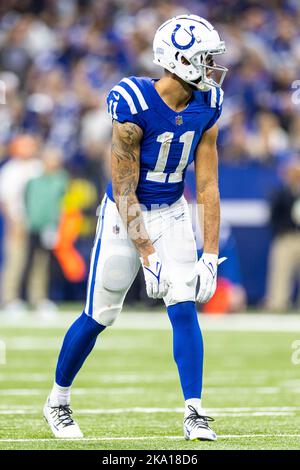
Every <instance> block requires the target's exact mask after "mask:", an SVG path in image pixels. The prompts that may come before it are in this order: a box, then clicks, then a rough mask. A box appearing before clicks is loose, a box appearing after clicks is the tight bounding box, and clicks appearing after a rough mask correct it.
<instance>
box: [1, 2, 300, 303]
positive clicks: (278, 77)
mask: <svg viewBox="0 0 300 470" xmlns="http://www.w3.org/2000/svg"><path fill="white" fill-rule="evenodd" d="M185 12H186V13H188V12H192V13H194V14H198V15H200V16H203V17H205V18H207V19H208V20H209V21H211V22H212V23H213V24H214V25H215V26H216V28H217V29H218V30H219V31H220V35H221V37H222V38H223V39H224V40H225V42H226V45H227V54H225V55H224V57H222V58H220V62H221V63H222V64H223V65H226V66H228V68H229V72H228V74H227V77H226V80H225V82H224V91H225V96H226V99H225V101H224V110H223V115H222V118H221V121H220V135H219V153H220V160H221V161H223V162H225V163H226V162H231V163H235V162H236V163H240V162H243V161H246V160H247V161H248V160H255V161H259V162H262V163H263V164H264V165H269V166H273V167H275V168H278V171H281V169H282V167H283V166H285V165H289V164H290V162H297V161H298V159H299V158H300V91H298V89H299V90H300V80H299V81H297V79H298V78H300V3H299V1H298V0H266V1H265V2H263V3H262V2H258V1H256V0H239V1H237V2H232V1H230V0H215V1H214V2H209V1H208V0H203V1H198V0H186V1H185V2H180V1H176V0H168V1H164V0H101V1H97V0H18V1H17V0H6V2H1V4H0V84H3V83H4V84H5V92H4V91H3V90H4V88H3V87H2V86H1V90H0V93H1V96H0V101H1V98H2V102H3V98H5V105H1V104H0V122H1V126H0V203H1V206H2V212H3V214H4V216H5V219H6V226H7V232H6V233H8V234H9V236H7V237H6V245H5V247H6V248H5V250H6V252H7V253H8V255H7V259H9V263H8V264H6V266H7V267H6V268H4V269H6V270H5V271H4V274H3V273H2V286H3V284H5V283H10V286H13V288H12V291H10V289H9V288H8V287H5V288H4V289H2V291H3V294H2V301H5V303H7V302H10V301H12V300H13V299H15V300H16V299H18V300H22V301H24V302H25V301H28V296H29V293H28V289H29V286H28V277H29V276H28V274H29V271H31V270H32V269H33V268H32V263H31V259H32V257H33V256H34V255H35V253H36V252H41V253H43V252H44V255H45V254H46V255H47V256H46V257H48V258H49V259H48V262H50V264H51V263H52V270H53V272H54V273H55V272H57V269H58V267H57V266H58V265H59V270H60V271H61V272H62V274H63V275H64V277H67V278H68V276H71V277H72V274H71V272H72V269H71V266H67V265H68V262H66V259H67V258H69V259H71V261H70V263H71V264H72V260H73V262H74V263H75V264H74V265H76V266H78V259H77V263H76V262H75V260H76V256H82V257H83V259H82V266H81V265H80V263H79V266H81V267H82V270H81V272H78V273H77V275H78V278H77V279H76V282H79V281H80V279H84V276H85V274H84V273H85V270H84V266H85V265H86V264H87V262H85V263H84V258H86V260H88V254H87V253H88V251H89V250H88V249H86V252H87V253H84V254H82V253H83V252H84V251H85V248H84V246H85V245H84V244H83V248H82V249H81V250H79V251H78V250H77V249H75V248H74V244H73V243H71V240H70V243H69V245H68V249H69V250H71V249H72V248H73V249H74V250H75V252H73V255H72V254H70V253H71V252H70V251H69V252H68V251H64V250H65V247H61V246H60V245H62V244H63V242H62V241H59V239H57V237H58V238H59V235H58V233H60V235H61V236H62V234H65V230H66V231H67V233H68V235H67V237H68V236H69V237H70V239H71V238H72V236H73V237H75V238H74V240H75V239H77V238H78V240H79V242H80V240H81V239H87V240H91V239H92V234H93V230H94V225H93V220H94V214H95V208H96V207H97V201H99V200H100V198H101V195H102V194H103V192H104V191H105V184H106V181H107V179H108V178H109V139H110V130H111V123H110V118H109V116H108V114H107V112H106V93H107V91H108V90H109V89H110V88H111V87H112V86H113V85H114V84H115V83H116V82H118V81H119V79H120V78H122V77H123V76H129V75H150V76H158V74H160V71H159V70H158V69H157V67H156V66H154V64H153V63H152V40H153V33H154V31H155V30H156V28H157V27H158V26H159V25H160V24H161V23H162V22H163V21H165V20H166V19H167V18H169V17H172V16H174V15H176V14H182V13H185ZM4 95H5V96H4ZM12 181H13V182H12ZM32 181H34V182H32ZM46 187H47V188H48V190H47V191H45V188H46ZM46 193H47V194H51V198H52V200H51V202H50V203H49V204H50V205H51V209H50V207H47V201H49V200H48V198H47V197H46ZM12 201H14V202H12ZM37 201H38V202H40V204H38V203H37ZM76 216H77V219H76ZM63 217H66V219H67V220H64V219H63ZM62 220H63V221H62ZM64 224H65V225H64ZM72 224H73V225H72ZM76 224H77V225H76ZM66 227H67V229H66ZM78 227H79V228H78ZM72 230H73V232H72ZM76 230H77V232H78V233H79V235H80V236H79V235H78V233H77V235H76V236H77V238H76V236H75V232H76ZM69 231H70V232H72V234H70V233H69ZM22 233H23V235H22ZM37 234H38V236H37ZM79 242H78V243H79ZM24 244H26V246H27V248H26V249H25V248H24V246H25V245H24ZM60 249H62V252H63V254H61V253H60ZM17 253H18V254H17ZM53 253H54V255H55V256H54V255H53ZM59 253H60V254H59ZM66 253H69V256H66ZM21 254H22V255H24V256H23V257H24V260H22V261H21V257H22V256H21ZM10 256H11V258H10ZM72 256H73V258H72ZM74 257H75V258H74ZM14 258H15V259H14ZM44 258H45V256H44ZM44 261H45V260H44ZM299 265H300V261H299ZM36 266H37V267H38V268H37V269H38V271H39V272H40V274H39V275H37V276H34V278H35V279H38V281H39V283H40V284H41V285H42V286H40V288H39V289H38V288H36V289H35V292H37V291H38V292H40V294H39V300H40V301H48V300H49V299H48V298H49V293H47V292H45V286H46V280H45V279H43V274H45V268H43V267H42V266H43V262H42V261H41V260H40V261H38V262H37V263H36ZM79 271H80V269H79ZM44 277H45V276H44ZM54 277H55V276H54ZM75 277H76V276H75ZM12 278H18V279H15V280H14V281H13V282H12V281H11V279H12ZM69 280H70V281H72V279H69ZM73 281H74V279H73ZM48 287H49V283H48ZM3 296H4V297H5V299H3ZM62 297H63V295H62Z"/></svg>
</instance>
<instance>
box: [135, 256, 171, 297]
mask: <svg viewBox="0 0 300 470" xmlns="http://www.w3.org/2000/svg"><path fill="white" fill-rule="evenodd" d="M140 259H141V262H142V266H143V271H144V276H145V282H146V291H147V295H148V297H151V298H153V299H161V298H162V297H164V296H165V295H167V293H168V289H169V286H170V282H169V279H168V276H167V273H166V270H165V268H164V266H163V264H162V261H161V259H160V257H159V256H158V254H157V253H152V254H151V255H149V256H148V263H149V265H148V266H147V265H145V264H144V260H143V258H140Z"/></svg>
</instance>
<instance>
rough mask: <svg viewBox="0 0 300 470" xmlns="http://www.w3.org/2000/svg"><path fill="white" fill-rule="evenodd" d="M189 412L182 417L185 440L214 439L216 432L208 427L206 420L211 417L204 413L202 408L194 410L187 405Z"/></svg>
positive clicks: (211, 419) (209, 419) (210, 419)
mask: <svg viewBox="0 0 300 470" xmlns="http://www.w3.org/2000/svg"><path fill="white" fill-rule="evenodd" d="M188 408H189V410H190V413H189V414H188V415H187V416H186V417H185V418H184V421H183V432H184V437H185V439H186V440H187V441H195V440H199V441H216V440H217V435H216V433H215V432H214V431H213V430H212V429H211V428H210V427H209V425H208V422H209V421H213V418H210V417H209V416H206V415H205V412H204V410H203V409H200V410H198V411H197V410H196V408H194V407H193V406H191V405H189V407H188Z"/></svg>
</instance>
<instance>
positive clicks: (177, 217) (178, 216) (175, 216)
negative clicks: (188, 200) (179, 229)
mask: <svg viewBox="0 0 300 470" xmlns="http://www.w3.org/2000/svg"><path fill="white" fill-rule="evenodd" d="M183 215H184V212H182V214H180V215H174V219H175V220H178V219H180V217H182V216H183Z"/></svg>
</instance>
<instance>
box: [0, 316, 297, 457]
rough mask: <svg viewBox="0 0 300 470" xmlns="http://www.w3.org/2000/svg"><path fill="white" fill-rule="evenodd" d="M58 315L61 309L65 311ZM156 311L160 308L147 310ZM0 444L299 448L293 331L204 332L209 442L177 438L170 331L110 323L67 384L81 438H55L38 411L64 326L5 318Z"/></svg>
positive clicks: (34, 446) (178, 393)
mask: <svg viewBox="0 0 300 470" xmlns="http://www.w3.org/2000/svg"><path fill="white" fill-rule="evenodd" d="M62 315H63V314H62ZM153 315H157V313H153ZM0 328H1V329H0V340H2V341H5V343H6V346H7V363H6V365H0V379H1V380H0V383H1V388H0V449H98V450H99V449H109V450H112V449H118V450H122V449H147V450H150V449H160V450H166V449H176V450H179V449H194V450H195V449H299V448H300V404H299V393H300V378H299V371H300V365H298V366H297V365H294V364H293V363H292V361H291V355H292V352H293V350H292V343H293V342H294V341H295V340H297V339H300V332H298V331H296V332H292V331H291V332H281V331H264V332H262V331H230V330H228V331H225V330H223V331H222V330H221V331H219V330H218V328H216V331H213V330H205V331H204V337H205V345H206V356H205V378H204V384H205V388H204V394H203V396H204V404H205V407H206V408H207V410H208V412H209V414H210V415H212V416H213V417H214V418H215V422H214V423H213V424H214V426H213V427H214V429H215V431H216V432H217V434H218V435H219V439H218V441H217V442H214V443H203V442H202V443H201V442H186V441H185V440H184V439H183V438H182V412H181V408H182V398H181V390H180V387H179V383H178V378H177V371H176V367H175V364H174V362H173V359H172V350H171V344H172V339H171V333H170V331H169V330H166V329H160V328H157V329H156V328H155V326H154V327H153V329H152V328H151V327H150V328H149V323H148V324H147V325H146V326H145V328H143V326H141V325H140V324H139V325H133V326H132V328H130V327H129V328H127V329H123V328H121V329H119V328H117V327H116V328H112V329H107V331H105V333H104V334H103V335H102V336H101V338H100V339H99V341H98V344H97V346H96V348H95V350H94V351H93V354H92V355H91V356H90V358H89V359H88V361H87V363H86V364H85V367H84V368H83V369H82V371H81V372H80V374H79V376H78V378H77V379H76V382H75V383H74V394H73V396H72V408H73V409H74V410H75V416H76V418H77V420H78V422H79V424H80V426H81V429H82V430H83V431H84V434H85V439H84V440H72V441H66V440H64V441H59V440H56V439H54V438H52V435H51V433H50V431H49V429H48V427H47V425H46V423H45V422H44V420H43V418H42V412H41V410H42V406H43V403H44V401H45V398H46V396H47V393H48V390H49V388H50V387H51V384H52V380H53V370H54V367H55V362H56V357H57V352H58V348H59V345H60V342H61V340H62V337H63V334H64V331H65V326H64V325H60V319H58V320H57V321H55V322H51V326H49V327H47V328H46V327H44V328H42V327H40V326H37V327H35V326H34V322H32V321H31V323H30V324H29V325H26V327H24V320H23V322H18V321H17V320H16V322H15V324H14V323H11V324H10V325H9V324H7V323H5V322H4V323H3V324H2V325H1V318H0Z"/></svg>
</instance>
